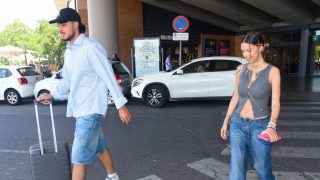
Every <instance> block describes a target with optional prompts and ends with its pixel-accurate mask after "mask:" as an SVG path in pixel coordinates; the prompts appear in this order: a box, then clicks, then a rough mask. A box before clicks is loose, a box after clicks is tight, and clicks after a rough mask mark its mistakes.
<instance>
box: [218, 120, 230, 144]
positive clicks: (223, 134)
mask: <svg viewBox="0 0 320 180" xmlns="http://www.w3.org/2000/svg"><path fill="white" fill-rule="evenodd" d="M227 129H228V123H225V122H224V123H223V125H222V127H221V130H220V136H221V138H222V139H223V140H227Z"/></svg>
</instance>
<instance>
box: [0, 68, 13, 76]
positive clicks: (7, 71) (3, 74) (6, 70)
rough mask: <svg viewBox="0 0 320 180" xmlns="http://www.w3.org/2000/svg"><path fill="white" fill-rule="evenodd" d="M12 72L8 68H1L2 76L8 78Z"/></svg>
mask: <svg viewBox="0 0 320 180" xmlns="http://www.w3.org/2000/svg"><path fill="white" fill-rule="evenodd" d="M11 75H12V74H11V72H10V71H9V70H8V69H0V78H6V77H9V76H11Z"/></svg>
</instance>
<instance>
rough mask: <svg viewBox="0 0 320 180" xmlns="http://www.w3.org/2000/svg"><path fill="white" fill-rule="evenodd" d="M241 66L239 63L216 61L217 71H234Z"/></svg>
mask: <svg viewBox="0 0 320 180" xmlns="http://www.w3.org/2000/svg"><path fill="white" fill-rule="evenodd" d="M239 65H240V63H239V62H238V61H227V60H221V61H220V60H219V61H215V68H214V70H215V71H233V70H236V69H237V67H238V66H239Z"/></svg>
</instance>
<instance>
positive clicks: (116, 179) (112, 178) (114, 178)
mask: <svg viewBox="0 0 320 180" xmlns="http://www.w3.org/2000/svg"><path fill="white" fill-rule="evenodd" d="M106 180H119V176H118V175H117V174H115V175H112V176H108V177H107V178H106Z"/></svg>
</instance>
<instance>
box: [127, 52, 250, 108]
mask: <svg viewBox="0 0 320 180" xmlns="http://www.w3.org/2000/svg"><path fill="white" fill-rule="evenodd" d="M244 63H246V60H245V59H244V58H241V57H230V56H214V57H204V58H198V59H194V60H193V61H192V62H189V63H187V64H185V65H183V66H181V67H179V68H177V69H175V70H172V71H170V72H159V73H153V74H147V75H145V76H142V77H137V78H135V79H134V80H133V82H132V87H131V94H132V96H133V97H135V98H139V99H141V100H142V101H143V102H145V103H147V104H148V105H150V106H151V107H162V106H163V105H165V104H166V103H167V101H168V100H182V99H184V100H185V99H218V98H219V99H221V98H223V99H226V98H230V97H231V96H232V94H233V90H234V85H235V76H236V69H237V67H238V65H240V64H244Z"/></svg>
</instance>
